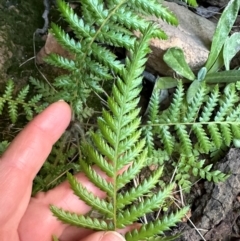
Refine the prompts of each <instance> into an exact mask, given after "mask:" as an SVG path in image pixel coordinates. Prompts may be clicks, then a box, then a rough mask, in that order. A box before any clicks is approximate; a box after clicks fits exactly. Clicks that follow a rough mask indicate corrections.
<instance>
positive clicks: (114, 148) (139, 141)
mask: <svg viewBox="0 0 240 241" xmlns="http://www.w3.org/2000/svg"><path fill="white" fill-rule="evenodd" d="M92 10H93V9H91V8H90V9H86V11H92ZM89 14H90V13H89ZM153 33H154V27H149V28H148V29H146V31H145V32H144V34H143V36H142V38H141V39H140V40H139V42H137V41H135V43H134V45H133V49H132V50H131V51H130V53H129V58H127V59H126V61H125V65H126V67H125V68H123V69H121V70H120V71H119V76H117V78H116V83H115V85H114V86H113V89H112V96H111V97H109V98H108V110H104V111H103V115H102V117H101V118H99V119H98V128H99V131H97V132H95V133H91V144H90V143H89V142H84V143H83V144H82V153H83V156H84V158H83V159H84V161H82V171H83V172H84V173H85V174H86V176H87V177H88V178H89V179H90V180H91V181H92V182H93V183H94V185H95V186H96V187H98V188H99V189H100V190H102V191H105V192H106V193H107V194H108V196H107V198H105V199H99V198H98V197H96V196H95V195H94V194H93V193H91V192H90V191H88V190H87V189H86V188H85V187H84V186H83V185H82V184H80V183H78V182H77V179H76V178H74V177H73V176H72V175H71V174H68V179H69V182H70V185H71V188H72V189H73V190H74V193H75V194H76V195H77V196H78V197H79V198H80V199H81V200H83V201H84V202H85V203H86V204H87V205H89V206H90V207H91V208H93V209H94V210H97V211H98V213H99V214H101V215H102V217H103V219H104V218H105V219H106V222H105V221H102V222H100V221H96V220H95V219H93V218H91V217H87V218H85V217H83V216H82V215H80V216H79V215H76V214H72V213H69V212H65V211H62V210H61V209H57V208H55V207H52V211H53V213H54V215H55V216H56V217H58V218H59V219H60V220H62V221H65V222H67V223H69V224H73V225H77V226H82V227H87V228H90V227H91V228H93V229H97V230H101V229H104V230H106V229H113V230H116V229H118V228H122V227H125V226H126V225H129V224H132V223H133V222H134V221H136V220H137V219H139V218H140V217H141V216H142V215H144V214H146V213H148V212H152V211H153V210H155V209H157V208H159V205H162V204H164V203H165V201H166V200H167V199H168V198H170V197H171V192H172V189H173V187H174V184H171V185H169V186H167V187H165V188H164V189H163V190H162V191H161V192H159V193H157V194H154V195H152V194H151V189H152V188H153V187H155V185H156V184H157V182H158V179H159V177H160V176H161V174H162V169H161V168H160V169H159V170H158V171H156V172H155V173H154V174H153V175H152V176H151V177H150V178H148V179H147V180H145V181H144V182H143V184H140V185H139V187H136V188H131V189H130V190H129V192H127V193H126V194H119V192H120V189H121V188H123V187H124V186H126V185H127V184H128V183H130V182H131V181H132V180H133V179H134V178H135V177H136V175H138V174H139V172H140V171H141V169H142V168H143V167H144V166H145V165H146V159H147V154H148V151H147V148H146V145H145V140H144V139H143V138H142V136H141V135H142V132H141V130H140V128H139V127H140V124H141V121H140V119H139V117H138V114H139V108H138V107H137V106H138V102H139V93H140V91H141V88H140V85H141V83H142V71H143V69H144V68H143V66H144V64H145V63H146V57H145V56H146V55H147V54H148V53H149V48H148V42H149V40H150V38H151V37H152V35H153ZM152 113H153V112H152ZM155 113H156V110H155ZM152 116H155V117H157V115H156V114H154V113H153V114H152ZM92 165H96V166H97V167H98V168H100V169H101V171H102V172H104V175H105V176H107V180H108V182H110V183H108V182H107V181H106V180H104V179H103V178H102V177H101V176H100V175H99V174H97V173H96V171H95V170H94V168H93V167H92ZM126 167H127V170H125V171H123V168H125V169H126ZM120 173H121V174H120ZM144 194H145V195H148V196H150V198H146V199H145V201H143V202H139V203H138V200H139V198H140V197H142V195H144ZM134 202H137V204H132V203H134ZM153 233H154V235H155V231H153ZM149 237H150V236H149Z"/></svg>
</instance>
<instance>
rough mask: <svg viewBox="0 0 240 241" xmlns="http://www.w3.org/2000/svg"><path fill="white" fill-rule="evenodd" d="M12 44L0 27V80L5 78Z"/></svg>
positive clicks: (11, 54)
mask: <svg viewBox="0 0 240 241" xmlns="http://www.w3.org/2000/svg"><path fill="white" fill-rule="evenodd" d="M12 45H13V43H12V41H11V39H10V38H9V37H8V35H7V34H6V32H5V31H4V29H3V28H1V29H0V82H3V81H4V80H5V79H6V78H7V69H8V67H9V66H10V64H11V63H10V61H9V60H10V59H11V57H12V56H13V53H12V48H11V46H12Z"/></svg>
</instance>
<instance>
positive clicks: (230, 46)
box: [223, 33, 240, 70]
mask: <svg viewBox="0 0 240 241" xmlns="http://www.w3.org/2000/svg"><path fill="white" fill-rule="evenodd" d="M239 50H240V33H234V34H232V35H231V36H230V37H229V38H227V40H226V42H225V44H224V47H223V59H224V65H225V68H226V70H229V69H230V62H231V60H232V58H233V57H234V56H235V55H236V54H237V52H238V51H239Z"/></svg>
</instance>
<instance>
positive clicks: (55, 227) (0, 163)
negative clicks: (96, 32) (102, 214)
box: [0, 101, 124, 241]
mask: <svg viewBox="0 0 240 241" xmlns="http://www.w3.org/2000/svg"><path fill="white" fill-rule="evenodd" d="M70 118H71V109H70V107H69V106H68V105H67V104H66V103H65V102H63V101H59V102H56V103H54V104H52V105H50V106H49V107H48V108H47V109H46V110H44V111H43V112H42V113H41V114H39V115H38V116H37V117H35V118H34V119H33V120H32V121H31V122H30V123H29V124H28V125H27V126H26V127H25V128H24V129H23V130H22V131H21V133H19V134H18V136H17V137H16V138H15V139H14V141H13V142H12V143H11V145H10V146H9V148H8V149H7V151H6V152H5V153H4V154H3V156H2V157H1V159H0V239H1V241H52V240H53V239H52V235H53V234H54V235H55V236H57V237H58V238H59V240H60V241H80V240H82V241H90V240H91V241H121V240H122V241H123V240H124V239H123V237H122V236H121V235H120V234H118V233H116V232H93V231H91V230H86V229H81V228H76V227H70V226H68V225H65V224H63V223H61V222H60V221H58V220H57V219H56V218H55V217H54V216H53V215H52V213H51V211H50V210H49V205H50V204H54V205H55V206H57V207H61V208H63V209H65V210H69V211H72V212H77V213H82V214H84V213H87V212H88V211H89V210H90V208H89V207H88V206H87V205H86V204H85V203H84V202H82V201H80V200H79V199H78V198H77V197H76V196H75V195H74V194H73V192H72V190H71V189H70V187H69V184H68V183H67V182H64V183H62V184H61V185H59V186H58V187H56V188H54V189H52V190H50V191H48V192H46V193H39V194H37V195H36V196H35V197H32V198H31V190H32V181H33V179H34V177H35V176H36V174H37V173H38V171H39V170H40V168H41V166H42V165H43V163H44V161H45V160H46V159H47V156H48V155H49V153H50V151H51V149H52V146H53V144H54V143H55V142H56V141H57V140H58V139H59V138H60V136H61V135H62V134H63V132H64V130H65V129H66V128H67V126H68V124H69V122H70ZM98 172H100V171H98ZM77 178H78V181H79V182H81V183H82V184H83V185H84V186H85V187H86V188H87V189H88V190H91V191H92V192H93V193H94V194H95V195H97V196H99V197H104V196H105V194H104V193H103V192H102V191H100V190H99V189H97V188H96V187H95V186H94V185H93V184H91V182H90V181H89V180H88V179H87V178H86V177H85V176H84V174H83V173H79V174H78V175H77Z"/></svg>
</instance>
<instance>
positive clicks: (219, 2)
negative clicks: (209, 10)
mask: <svg viewBox="0 0 240 241" xmlns="http://www.w3.org/2000/svg"><path fill="white" fill-rule="evenodd" d="M229 1H230V0H204V1H203V2H205V3H208V4H209V5H213V6H218V7H224V6H226V5H227V4H228V2H229Z"/></svg>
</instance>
